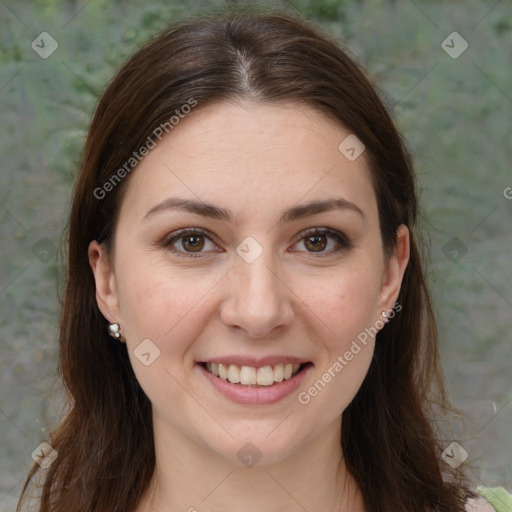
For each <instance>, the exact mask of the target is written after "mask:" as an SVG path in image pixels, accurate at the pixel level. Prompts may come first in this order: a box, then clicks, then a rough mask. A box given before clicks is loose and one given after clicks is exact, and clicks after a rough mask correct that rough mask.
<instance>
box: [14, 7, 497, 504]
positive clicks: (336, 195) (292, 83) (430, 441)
mask: <svg viewBox="0 0 512 512" xmlns="http://www.w3.org/2000/svg"><path fill="white" fill-rule="evenodd" d="M417 215H418V212H417V199H416V192H415V183H414V174H413V168H412V163H411V160H410V157H409V155H408V153H407V151H406V149H405V147H404V145H403V143H402V141H401V138H400V136H399V135H398V133H397V131H396V129H395V127H394V126H393V123H392V121H391V119H390V117H389V115H388V114H387V112H386V110H385V108H384V107H383V105H382V103H381V101H380V99H379V98H378V96H377V94H376V92H375V90H374V88H373V86H372V84H371V83H370V82H369V80H368V79H367V78H366V77H365V76H364V74H363V72H362V71H361V70H360V69H359V67H358V66H357V64H355V63H354V62H353V61H352V60H351V59H350V58H349V57H348V56H347V55H346V54H345V53H344V52H343V51H342V50H341V49H340V48H339V47H338V46H337V45H336V44H335V42H334V41H333V40H332V39H330V38H329V37H328V36H327V35H325V34H323V33H322V32H321V31H320V29H318V28H316V27H313V26H311V25H310V24H307V23H305V22H304V20H301V19H297V18H295V17H292V16H290V15H286V14H281V13H271V14H264V13H262V14H258V13H256V12H252V13H245V14H244V13H238V14H236V13H231V14H229V13H226V14H223V15H220V16H212V17H209V18H205V19H202V20H195V21H190V22H187V23H181V24H178V25H177V26H175V27H172V28H171V29H170V30H168V31H167V32H166V33H164V34H163V35H161V36H160V37H158V38H156V39H155V40H154V41H152V42H151V43H149V44H148V45H147V46H146V47H145V48H143V49H142V50H140V51H139V52H137V53H136V54H135V55H134V56H133V57H132V58H131V59H130V60H129V61H128V63H127V64H126V65H125V66H124V67H123V68H122V69H121V70H120V71H119V72H118V74H117V75H116V77H115V78H114V79H113V81H112V82H111V84H110V85H109V86H108V88H107V89H106V91H105V93H104V95H103V97H102V99H101V101H100V103H99V105H98V108H97V111H96V113H95V116H94V119H93V121H92V124H91V127H90V131H89V136H88V139H87V142H86V146H85V150H84V154H83V157H82V165H81V169H80V173H79V176H78V180H77V184H76V189H75V194H74V199H73V206H72V212H71V220H70V226H69V267H68V279H67V287H66V292H65V296H64V301H63V309H62V318H61V333H60V347H61V351H60V357H61V370H62V377H63V380H64V383H65V385H66V387H67V389H68V391H69V394H70V404H69V410H68V412H67V415H66V417H65V419H64V420H63V421H62V423H61V425H60V426H59V427H58V429H57V430H56V431H55V432H54V435H53V437H52V439H51V440H50V441H49V443H50V445H51V448H48V449H47V451H46V452H45V453H42V454H41V460H42V461H43V462H44V463H43V464H37V465H34V468H33V469H32V471H31V473H30V475H29V478H28V480H27V484H26V485H25V489H27V485H28V483H29V482H30V480H31V479H32V477H34V476H35V475H36V474H37V473H38V469H39V467H40V466H44V467H46V469H45V470H44V472H42V473H41V474H40V478H41V480H42V481H41V485H42V488H41V498H40V500H39V502H38V507H39V508H38V510H40V511H45V512H46V511H50V510H52V511H66V512H67V511H69V510H73V511H123V512H128V511H135V512H148V511H156V512H160V511H175V510H189V511H194V510H198V511H214V510H223V511H231V510H238V509H240V507H241V505H242V506H243V508H244V510H248V511H260V510H289V511H295V510H309V511H315V510H329V511H331V510H332V511H335V510H339V511H344V512H348V511H351V512H356V511H357V512H360V511H361V512H362V511H365V512H373V511H382V512H387V511H389V512H391V511H393V512H397V511H404V512H405V511H408V512H409V511H428V510H438V511H443V512H444V511H447V512H455V511H462V510H481V511H484V510H487V508H486V507H488V506H489V504H488V502H487V501H485V500H483V499H481V498H477V495H476V493H474V492H473V491H472V490H470V489H469V484H468V483H467V481H466V478H465V477H464V475H463V471H462V470H463V468H464V466H463V465H462V466H459V467H458V468H457V469H456V470H453V469H452V468H451V467H450V466H449V465H447V464H446V463H445V462H444V460H443V459H442V458H441V452H442V451H443V449H444V448H445V446H441V445H440V444H438V442H437V441H436V435H435V432H434V431H433V428H432V424H431V420H432V408H431V404H433V403H434V401H436V403H441V404H444V403H445V396H444V390H443V383H442V379H441V373H440V367H439V362H438V352H437V332H436V327H435V321H434V316H433V313H432V308H431V303H430V297H429V292H428V288H427V284H426V282H425V278H424V271H423V269H422V262H421V257H420V253H419V246H418V233H417V232H416V228H415V222H416V218H417ZM109 335H110V337H109ZM40 462H41V461H40ZM25 489H24V492H25ZM475 507H476V508H475ZM19 509H20V510H21V505H20V507H19ZM491 510H492V509H491Z"/></svg>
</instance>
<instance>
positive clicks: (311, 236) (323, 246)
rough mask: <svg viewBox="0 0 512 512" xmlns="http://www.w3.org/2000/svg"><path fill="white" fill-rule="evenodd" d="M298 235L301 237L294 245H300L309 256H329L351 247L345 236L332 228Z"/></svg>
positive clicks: (316, 229)
mask: <svg viewBox="0 0 512 512" xmlns="http://www.w3.org/2000/svg"><path fill="white" fill-rule="evenodd" d="M300 235H302V237H301V238H299V241H298V243H297V244H295V245H299V244H300V245H302V247H304V248H305V249H306V251H305V252H306V253H309V254H312V253H313V254H314V253H316V254H317V255H318V256H331V255H333V254H336V253H338V252H341V251H346V250H348V249H350V248H351V247H352V242H351V240H350V239H349V238H348V237H347V236H346V235H344V234H343V233H341V232H339V231H337V230H335V229H332V228H315V229H310V230H309V231H306V232H303V233H301V234H300ZM300 235H299V237H300ZM299 252H304V251H299Z"/></svg>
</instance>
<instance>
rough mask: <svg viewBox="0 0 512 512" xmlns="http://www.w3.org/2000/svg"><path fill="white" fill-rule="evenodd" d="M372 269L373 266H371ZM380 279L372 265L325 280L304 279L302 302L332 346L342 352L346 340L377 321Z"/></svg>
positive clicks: (348, 269) (349, 270) (340, 272)
mask: <svg viewBox="0 0 512 512" xmlns="http://www.w3.org/2000/svg"><path fill="white" fill-rule="evenodd" d="M374 268H375V266H374ZM379 284H380V276H379V275H378V274H377V273H376V272H375V270H373V269H372V266H371V265H368V266H366V269H365V267H364V266H357V267H355V266H354V267H352V268H344V269H340V270H338V271H333V272H332V273H330V274H329V276H328V278H327V279H326V278H325V277H323V278H319V279H318V280H317V282H316V283H315V280H314V278H313V279H311V278H305V279H304V281H303V284H302V293H301V298H302V300H303V302H304V303H305V304H307V305H308V306H309V307H310V308H311V310H312V311H313V312H314V313H315V314H316V315H317V317H318V319H319V320H320V321H322V322H323V323H324V324H325V325H326V326H327V327H328V328H329V331H330V334H331V336H332V337H333V343H334V344H335V345H339V347H338V348H339V349H340V350H341V349H343V347H344V345H345V344H346V343H347V339H348V338H351V337H355V336H357V334H358V333H359V332H361V330H363V329H364V328H366V327H369V326H371V325H373V324H374V322H375V321H376V320H377V318H376V316H375V314H376V306H377V300H378V296H379V291H380V287H379Z"/></svg>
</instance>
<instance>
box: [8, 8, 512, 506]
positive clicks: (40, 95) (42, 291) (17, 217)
mask: <svg viewBox="0 0 512 512" xmlns="http://www.w3.org/2000/svg"><path fill="white" fill-rule="evenodd" d="M233 3H234V2H227V3H226V2H220V1H210V2H207V1H197V0H196V1H193V2H189V3H188V5H186V6H184V5H182V4H180V3H179V2H178V1H165V0H151V1H150V2H148V4H147V5H142V3H139V2H136V1H135V0H117V1H107V0H89V1H84V0H45V1H43V0H34V1H18V2H15V1H14V0H4V1H0V113H1V114H0V115H1V130H2V132H1V135H2V136H1V137H0V154H1V156H2V160H1V167H0V169H1V174H0V176H1V189H0V240H1V245H0V254H1V262H2V264H1V265H0V300H1V305H2V307H1V311H0V348H1V361H0V369H1V371H0V384H1V388H0V389H1V393H0V432H1V438H0V442H1V445H0V511H2V512H6V511H9V510H14V506H15V502H16V497H17V496H18V494H19V492H20V490H21V486H22V482H23V479H24V477H25V475H26V473H27V471H28V468H29V466H30V465H31V463H32V459H31V457H30V454H31V452H32V450H34V449H35V448H36V446H37V445H38V444H39V443H40V442H41V441H42V440H44V439H45V438H46V437H45V436H46V430H45V428H46V427H49V426H52V425H55V424H56V423H57V422H58V419H59V417H60V414H61V407H62V392H61V390H60V388H59V384H58V381H56V378H55V372H56V355H57V343H56V337H57V318H58V307H59V305H58V297H59V290H60V286H61V281H62V270H61V268H62V263H63V255H62V246H63V243H62V242H63V239H62V232H63V229H64V227H65V224H66V220H67V215H68V210H69V204H70V196H71V187H72V183H73V179H74V177H75V173H76V168H77V161H78V158H79V156H80V151H81V148H82V145H83V142H84V137H85V133H86V130H87V126H88V123H89V120H90V117H91V115H92V112H93V109H94V106H95V102H96V100H97V98H98V96H99V94H100V93H101V91H102V90H103V88H104V87H105V85H106V83H107V81H108V80H109V79H110V77H111V76H112V74H113V72H114V70H115V69H117V68H118V67H119V66H120V64H122V62H123V61H124V60H125V59H126V58H127V57H128V56H129V55H130V54H131V53H133V51H135V50H136V49H137V48H138V47H139V46H140V45H141V44H142V43H143V42H144V41H146V40H147V39H148V38H150V37H151V36H152V35H154V34H155V33H156V32H158V31H160V30H161V29H163V28H164V27H165V25H166V23H167V21H170V20H174V19H176V18H182V17H185V16H189V15H193V14H194V13H195V12H198V11H199V12H201V11H202V10H204V9H211V8H219V7H224V6H226V5H229V4H233ZM267 5H269V6H273V7H278V8H286V9H290V10H292V11H293V10H296V11H299V12H300V13H302V14H303V15H304V16H306V17H308V18H311V19H314V20H317V21H318V22H320V23H321V24H323V25H324V26H326V27H327V28H328V29H329V30H330V31H332V32H333V33H334V34H336V35H337V36H338V37H339V38H340V41H342V42H343V45H344V46H345V47H346V48H348V49H349V50H350V51H351V53H352V54H353V56H355V57H356V58H357V59H358V60H359V61H360V62H361V63H362V64H363V65H364V66H366V68H367V69H368V72H369V74H370V75H371V76H372V78H373V79H374V80H375V81H376V82H377V83H378V84H379V87H380V91H381V94H382V96H383V98H384V100H385V102H386V104H387V105H388V107H389V108H390V110H391V112H392V115H393V116H394V117H395V119H396V121H397V123H398V126H399V128H400V129H401V131H402V132H403V133H404V135H405V136H406V139H407V141H408V145H409V147H410V148H411V149H412V151H413V153H414V156H415V159H416V166H417V174H418V185H419V188H420V192H421V203H422V206H423V218H422V229H423V231H424V233H425V236H427V237H428V238H427V241H428V244H427V245H426V246H425V251H426V256H427V257H428V258H429V259H430V266H429V278H430V280H431V283H432V287H433V291H434V298H435V307H436V310H437V313H438V318H439V327H440V334H441V351H442V357H443V362H444V367H445V373H446V377H447V381H448V387H449V391H450V396H451V398H452V402H453V403H454V405H455V406H456V407H458V408H459V409H460V410H461V411H462V412H463V413H464V417H462V416H460V417H459V416H454V417H453V418H452V421H451V422H450V423H449V424H448V425H445V428H448V429H449V432H448V433H447V442H446V445H448V444H449V443H450V442H451V441H452V440H457V441H458V442H459V443H460V444H461V445H462V446H463V447H464V448H465V449H466V451H467V452H468V453H469V458H468V460H467V461H466V462H465V465H466V466H467V467H468V468H469V469H470V474H471V475H472V477H473V478H474V480H475V482H480V483H485V484H487V485H498V484H500V485H508V486H509V488H511V487H512V484H511V483H512V468H511V462H510V461H511V454H512V438H511V436H510V432H511V425H512V402H511V400H512V376H511V375H512V372H511V363H512V358H511V352H512V350H511V346H512V344H511V341H512V340H511V337H510V329H509V326H510V318H511V311H512V309H511V308H512V291H511V286H510V285H511V279H510V278H511V265H510V254H511V252H512V251H511V250H512V238H511V230H510V226H511V218H512V200H510V199H507V198H506V195H507V193H506V190H507V187H511V186H512V176H511V173H510V161H511V154H510V153H511V151H510V147H511V144H510V142H511V140H510V138H511V130H510V121H511V111H512V94H511V92H510V91H511V87H510V86H511V67H512V66H511V53H510V50H511V33H512V31H511V28H512V27H511V19H512V18H511V14H512V12H511V11H512V9H511V3H510V1H495V0H493V1H483V0H468V1H458V2H457V1H455V2H441V1H433V0H431V1H420V0H418V1H414V2H413V1H412V0H404V1H399V0H395V1H393V0H375V1H368V0H367V1H362V2H357V1H353V0H346V1H336V0H322V1H313V0H296V1H291V2H284V1H277V0H276V1H273V2H267ZM43 31H47V32H49V33H50V34H51V35H52V37H54V38H55V39H56V40H57V42H58V44H59V46H58V49H57V51H55V53H54V54H52V55H51V56H50V57H49V58H48V59H42V58H40V57H39V56H38V55H37V54H36V53H35V52H34V51H33V50H32V48H31V46H30V45H31V42H32V41H33V40H34V39H36V37H37V36H38V35H39V34H40V33H41V32H43ZM453 31H457V32H458V33H459V34H460V35H461V36H462V37H463V38H464V39H465V40H466V41H467V42H468V44H469V47H468V49H467V50H466V51H465V52H464V53H463V54H462V55H461V56H460V57H458V58H457V59H453V58H451V57H450V56H449V55H448V54H447V53H446V52H445V51H444V50H443V49H442V47H441V43H442V41H443V40H444V39H445V38H446V37H447V36H448V35H449V34H451V33H452V32H453ZM508 197H510V195H509V196H508ZM454 237H455V241H453V240H452V239H453V238H454ZM450 241H451V242H450ZM448 243H449V245H448V246H447V245H446V244H448ZM450 246H452V248H454V249H455V251H454V252H452V253H450V252H449V248H450ZM440 455H441V454H440Z"/></svg>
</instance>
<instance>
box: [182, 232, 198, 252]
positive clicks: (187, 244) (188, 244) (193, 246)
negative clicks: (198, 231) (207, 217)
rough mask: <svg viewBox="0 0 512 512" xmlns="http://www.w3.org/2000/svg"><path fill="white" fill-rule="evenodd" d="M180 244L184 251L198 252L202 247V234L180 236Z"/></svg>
mask: <svg viewBox="0 0 512 512" xmlns="http://www.w3.org/2000/svg"><path fill="white" fill-rule="evenodd" d="M181 240H182V242H181V246H182V247H183V249H185V250H186V251H191V252H200V251H201V250H202V249H203V247H204V237H203V235H187V236H184V237H181Z"/></svg>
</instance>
